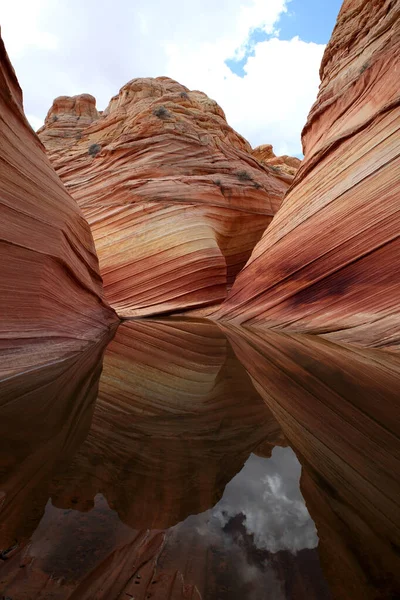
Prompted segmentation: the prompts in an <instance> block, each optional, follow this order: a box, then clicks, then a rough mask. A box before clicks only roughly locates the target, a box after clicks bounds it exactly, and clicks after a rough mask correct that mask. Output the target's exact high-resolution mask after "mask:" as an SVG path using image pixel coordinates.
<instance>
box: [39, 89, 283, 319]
mask: <svg viewBox="0 0 400 600" xmlns="http://www.w3.org/2000/svg"><path fill="white" fill-rule="evenodd" d="M86 99H87V95H84V96H80V97H74V98H70V99H65V98H62V102H61V104H64V105H67V104H68V107H67V108H66V113H65V116H63V115H61V114H59V106H60V99H57V101H56V105H55V106H53V108H52V109H51V110H50V111H49V114H48V117H47V119H46V124H45V126H44V127H43V128H42V129H41V130H39V132H38V133H39V136H40V138H41V139H42V141H43V143H44V144H45V145H46V147H47V150H48V153H49V156H50V159H51V161H52V164H53V165H54V167H55V169H56V170H57V172H58V174H59V175H60V177H61V179H62V180H63V182H64V183H65V185H66V187H67V189H68V190H69V191H70V193H71V194H72V196H73V197H74V198H75V199H76V200H77V202H78V204H79V205H80V207H81V208H82V210H83V212H84V215H85V217H86V218H87V220H88V222H89V224H90V227H91V230H92V233H93V237H94V240H95V244H96V250H97V253H98V256H99V261H100V270H101V274H102V276H103V280H104V287H105V293H106V297H107V299H108V301H109V302H110V304H111V305H112V306H113V307H114V308H115V309H116V310H117V312H118V314H119V315H121V316H124V317H128V316H138V315H149V314H155V313H162V312H171V311H181V310H184V309H187V308H193V307H201V306H206V305H210V304H216V303H219V302H221V301H222V300H223V299H224V298H225V297H226V293H227V289H228V287H230V285H231V284H232V282H233V280H234V279H235V277H236V275H237V273H238V272H239V271H240V269H241V268H242V267H243V265H244V264H245V262H246V261H247V259H248V258H249V256H250V253H251V251H252V249H253V248H254V245H255V244H256V243H257V242H258V241H259V239H260V237H261V235H262V232H263V231H264V230H265V228H266V226H267V225H268V224H269V223H270V221H271V219H272V216H273V215H274V214H275V212H276V210H277V209H278V207H279V206H280V204H281V201H282V198H283V195H284V193H285V192H286V190H287V188H288V186H289V184H290V183H291V181H292V177H291V176H289V175H288V174H286V173H284V172H277V171H276V170H274V169H272V168H271V167H270V166H263V165H262V164H261V163H260V162H258V161H257V160H256V159H255V158H253V156H252V154H251V147H250V145H249V144H248V142H246V140H244V139H243V138H242V137H241V136H240V135H239V134H237V133H236V132H235V131H234V130H233V129H232V128H231V127H229V125H228V124H227V122H226V120H225V115H224V113H223V111H222V109H221V108H220V107H219V106H218V104H217V103H216V102H214V101H213V100H210V99H209V98H208V97H207V96H206V95H205V94H203V93H202V92H198V91H190V90H188V89H187V88H186V87H185V86H183V85H180V84H179V83H177V82H175V81H173V80H172V79H169V78H167V77H158V78H156V79H133V80H132V81H130V82H129V83H127V84H126V85H125V86H124V87H123V88H121V90H120V92H119V94H118V95H117V96H115V97H114V98H112V99H111V101H110V104H109V105H108V107H107V108H106V110H105V111H104V113H103V114H102V115H101V116H100V117H99V118H98V119H97V120H95V121H94V122H93V123H92V124H91V125H88V126H87V127H86V128H85V129H83V130H82V125H83V120H82V117H81V116H80V112H79V111H78V108H77V107H81V106H82V105H85V103H86ZM79 110H81V109H79ZM93 110H94V109H93V107H92V105H90V110H89V108H88V110H86V112H85V115H86V113H89V116H87V117H86V116H85V119H86V118H87V120H90V119H91V118H92V114H93ZM54 116H58V120H57V121H54ZM75 123H76V134H75V135H74V134H73V128H74V124H75ZM57 136H59V144H57ZM67 136H68V137H67ZM76 138H80V139H76Z"/></svg>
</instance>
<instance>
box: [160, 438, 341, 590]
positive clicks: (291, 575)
mask: <svg viewBox="0 0 400 600" xmlns="http://www.w3.org/2000/svg"><path fill="white" fill-rule="evenodd" d="M299 476H300V465H299V463H298V461H297V459H296V456H295V455H294V453H293V451H292V450H290V449H280V448H276V449H275V450H274V452H273V454H272V458H271V459H269V460H265V459H260V458H259V457H256V456H254V455H251V456H250V458H249V459H248V461H247V462H246V464H245V466H244V468H243V469H242V470H241V471H240V473H239V474H238V475H236V477H234V479H233V480H232V481H231V482H230V483H229V484H228V485H227V487H226V488H225V491H224V495H223V497H222V499H221V500H220V502H219V503H218V504H217V505H216V506H215V507H214V508H213V509H211V510H209V511H207V512H206V513H203V514H201V515H197V516H192V517H189V518H188V519H187V520H186V521H184V522H183V523H180V524H179V525H177V526H176V527H173V528H172V529H170V530H169V532H168V537H167V543H166V546H165V549H164V551H163V553H162V554H161V556H160V559H159V567H160V569H162V570H167V569H168V570H171V569H174V568H178V567H179V568H180V569H182V568H183V566H184V567H185V571H184V573H185V578H186V579H187V580H189V581H191V582H193V583H195V584H196V587H197V588H198V589H199V591H200V592H201V595H202V598H203V599H204V600H214V599H215V598H218V600H242V599H243V598H244V599H247V598H251V599H252V600H264V599H265V597H266V593H267V594H268V596H267V597H270V598H274V600H284V599H289V598H296V599H303V598H307V599H310V600H325V599H328V598H330V594H329V591H328V589H327V587H326V584H325V582H324V579H323V576H322V573H321V568H320V565H319V558H318V552H317V549H316V545H317V541H318V540H317V536H316V532H315V527H314V525H313V523H312V521H311V518H310V517H309V515H308V513H307V510H306V508H305V506H304V501H303V500H302V496H301V493H300V490H299ZM269 478H272V479H277V478H279V479H280V482H281V485H280V487H277V488H276V489H275V490H274V492H275V494H274V497H273V496H272V495H270V496H269V498H266V497H265V495H264V492H265V491H268V490H269V485H268V479H269ZM283 495H285V499H286V502H285V505H283V506H281V505H280V504H279V500H280V498H281V497H282V496H283ZM299 503H301V505H302V509H303V510H302V512H304V517H305V518H303V517H301V518H300V520H298V522H297V523H296V522H294V519H293V514H294V513H297V514H298V509H299ZM258 534H263V535H262V536H261V537H260V535H258ZM277 548H280V550H278V551H276V550H277Z"/></svg>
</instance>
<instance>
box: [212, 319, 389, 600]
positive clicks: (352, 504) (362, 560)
mask: <svg viewBox="0 0 400 600" xmlns="http://www.w3.org/2000/svg"><path fill="white" fill-rule="evenodd" d="M224 330H225V331H226V332H227V334H228V337H229V339H230V340H231V342H232V343H233V347H234V350H235V352H236V354H237V356H238V358H239V359H240V360H241V361H242V363H243V364H244V366H245V367H246V368H247V370H248V372H249V374H250V375H251V377H252V380H253V382H254V383H255V385H256V387H257V389H258V390H259V392H260V394H261V395H262V396H263V398H264V400H265V402H266V404H267V406H268V407H269V408H270V409H271V411H272V412H273V413H274V415H275V417H276V418H277V420H278V421H279V423H280V424H281V426H282V429H283V432H284V434H285V436H286V438H287V439H288V441H289V443H290V444H291V445H292V447H293V448H294V449H295V451H296V453H297V454H298V456H299V459H300V461H301V463H302V465H303V475H302V480H301V482H302V491H303V494H304V497H305V500H306V502H307V507H308V508H309V510H310V513H311V516H312V518H313V519H314V521H315V523H316V525H317V529H318V535H319V538H320V554H321V558H322V561H323V566H324V571H325V573H326V574H327V576H328V577H329V583H330V585H331V587H332V590H333V593H334V597H336V598H340V599H341V598H346V599H347V598H352V599H360V600H361V599H362V600H369V599H371V600H372V599H374V600H375V598H392V597H393V594H394V593H397V592H398V591H399V590H400V557H399V553H398V552H397V548H398V547H399V546H400V521H399V515H400V506H399V504H400V483H399V480H398V473H399V472H400V439H399V438H400V420H399V410H398V390H399V389H400V360H399V358H398V357H397V356H395V355H391V354H389V353H387V352H380V351H377V350H361V349H357V348H356V349H350V348H349V347H341V346H338V345H335V344H332V343H330V342H328V341H326V340H323V339H321V338H317V337H313V336H302V335H282V334H277V333H274V332H271V331H269V332H260V331H258V330H256V329H254V328H246V329H240V328H234V327H231V326H229V327H226V328H225V327H224Z"/></svg>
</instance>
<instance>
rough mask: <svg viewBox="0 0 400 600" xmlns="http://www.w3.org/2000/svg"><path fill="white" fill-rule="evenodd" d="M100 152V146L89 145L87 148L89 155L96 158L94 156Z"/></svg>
mask: <svg viewBox="0 0 400 600" xmlns="http://www.w3.org/2000/svg"><path fill="white" fill-rule="evenodd" d="M100 151H101V146H100V144H91V145H90V146H89V150H88V152H89V154H90V156H96V154H98V153H99V152H100Z"/></svg>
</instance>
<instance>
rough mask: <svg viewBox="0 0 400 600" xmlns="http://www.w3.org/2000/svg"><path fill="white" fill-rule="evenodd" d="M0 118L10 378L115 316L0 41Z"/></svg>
mask: <svg viewBox="0 0 400 600" xmlns="http://www.w3.org/2000/svg"><path fill="white" fill-rule="evenodd" d="M0 117H1V118H0V182H1V199H0V247H1V261H0V341H1V350H2V352H4V356H3V357H2V361H1V367H0V374H1V375H6V374H7V375H9V374H10V373H13V372H16V371H17V370H20V369H21V368H23V367H24V366H25V368H28V367H29V366H32V365H37V364H38V363H45V362H46V361H48V360H50V358H51V356H52V355H53V354H54V353H56V354H57V352H61V347H62V352H64V353H65V352H67V351H68V350H71V349H79V348H81V347H83V346H84V345H86V344H87V342H88V340H90V339H91V338H93V337H99V336H101V335H102V333H103V331H104V329H105V328H106V327H107V325H109V324H110V323H111V322H112V321H113V320H114V319H115V318H116V317H115V314H114V313H113V311H112V310H111V309H110V308H109V307H108V306H107V305H106V304H105V303H104V301H103V298H102V294H103V293H102V285H101V278H100V275H99V271H98V262H97V258H96V254H95V250H94V245H93V239H92V236H91V233H90V230H89V226H88V224H87V223H86V221H85V219H84V218H83V216H82V213H81V212H80V210H79V208H78V206H77V204H76V202H75V201H74V200H73V199H72V198H71V196H70V195H69V194H68V193H67V192H66V190H65V189H64V186H63V185H62V183H61V181H60V179H59V177H58V176H57V175H56V173H55V172H54V169H53V168H52V166H51V165H50V162H49V159H48V158H47V156H46V153H45V151H44V148H43V146H42V144H41V143H40V141H39V139H38V138H37V136H36V135H35V133H34V132H33V131H32V129H31V127H30V126H29V124H28V122H27V120H26V118H25V116H24V113H23V109H22V92H21V89H20V87H19V85H18V81H17V78H16V76H15V73H14V70H13V68H12V66H11V63H10V61H9V58H8V56H7V53H6V51H5V48H4V45H3V42H2V41H1V40H0ZM49 341H52V342H54V341H57V342H58V344H59V347H58V348H56V349H55V346H54V344H50V345H49V347H48V350H47V349H46V348H47V344H48V342H49Z"/></svg>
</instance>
